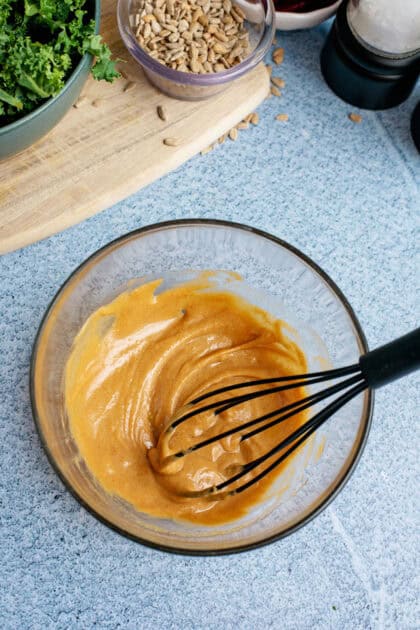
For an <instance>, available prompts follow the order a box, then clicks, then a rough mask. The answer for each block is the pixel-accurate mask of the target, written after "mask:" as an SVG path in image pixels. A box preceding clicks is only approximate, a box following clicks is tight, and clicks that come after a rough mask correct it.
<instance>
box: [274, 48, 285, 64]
mask: <svg viewBox="0 0 420 630" xmlns="http://www.w3.org/2000/svg"><path fill="white" fill-rule="evenodd" d="M283 59H284V48H276V49H275V51H274V52H273V61H274V63H275V64H276V66H278V65H280V64H281V63H283Z"/></svg>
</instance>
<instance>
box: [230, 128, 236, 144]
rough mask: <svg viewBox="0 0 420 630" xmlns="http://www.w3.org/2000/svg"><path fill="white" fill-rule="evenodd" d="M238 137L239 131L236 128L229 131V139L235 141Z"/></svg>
mask: <svg viewBox="0 0 420 630" xmlns="http://www.w3.org/2000/svg"><path fill="white" fill-rule="evenodd" d="M237 137H238V130H237V129H236V127H234V128H233V129H231V130H230V131H229V138H230V139H231V140H233V141H235V140H236V139H237Z"/></svg>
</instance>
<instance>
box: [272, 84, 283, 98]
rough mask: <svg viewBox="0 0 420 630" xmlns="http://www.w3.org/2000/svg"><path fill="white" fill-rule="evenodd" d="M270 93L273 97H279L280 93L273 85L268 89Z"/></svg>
mask: <svg viewBox="0 0 420 630" xmlns="http://www.w3.org/2000/svg"><path fill="white" fill-rule="evenodd" d="M270 92H271V94H272V95H273V96H281V92H280V90H279V88H278V87H276V86H275V85H273V86H272V87H271V89H270Z"/></svg>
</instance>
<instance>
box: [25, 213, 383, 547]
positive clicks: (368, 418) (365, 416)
mask: <svg viewBox="0 0 420 630" xmlns="http://www.w3.org/2000/svg"><path fill="white" fill-rule="evenodd" d="M200 225H204V226H206V225H207V226H215V227H218V226H219V227H227V228H231V229H234V230H239V231H241V230H242V231H244V232H250V233H251V234H255V235H256V236H259V237H262V238H265V239H267V240H269V241H271V242H272V243H275V244H276V245H278V246H280V247H281V248H283V249H286V250H287V251H289V252H291V253H292V254H294V255H295V256H297V257H298V258H300V259H301V260H302V261H303V262H304V263H306V264H307V265H308V266H309V267H310V268H311V269H312V270H313V271H315V272H316V273H317V274H318V275H319V276H321V279H322V280H324V281H325V282H326V283H327V285H328V287H329V289H330V290H332V292H333V293H334V294H335V295H336V297H337V298H338V299H339V301H340V302H341V304H342V306H343V307H344V309H345V310H346V312H347V315H348V316H349V317H350V321H351V323H352V324H353V326H354V329H355V332H356V337H357V341H358V342H359V343H360V344H361V346H362V348H363V352H364V353H366V352H368V349H369V348H368V344H367V340H366V337H365V334H364V332H363V329H362V327H361V325H360V322H359V320H358V318H357V316H356V314H355V312H354V310H353V308H352V306H351V305H350V303H349V301H348V300H347V298H346V297H345V295H344V293H343V292H342V291H341V289H340V288H339V287H338V286H337V285H336V283H335V282H334V280H332V278H330V276H329V275H328V274H327V273H326V272H325V271H324V270H323V269H322V268H321V267H319V266H318V265H317V263H315V262H314V261H313V260H312V259H311V258H309V256H307V255H306V254H304V253H303V252H302V251H300V250H299V249H298V248H297V247H295V246H294V245H291V244H289V243H287V242H286V241H284V240H283V239H281V238H278V237H277V236H274V235H272V234H270V233H269V232H265V231H264V230H260V229H258V228H255V227H252V226H249V225H246V224H244V223H237V222H234V221H226V220H221V219H198V218H196V219H194V218H193V219H175V220H171V221H162V222H157V223H152V224H150V225H146V226H143V227H141V228H137V229H135V230H132V231H130V232H127V233H125V234H123V235H121V236H119V237H118V238H116V239H114V240H112V241H110V242H109V243H106V244H105V245H103V246H102V247H100V248H99V249H98V250H96V251H95V252H94V253H93V254H91V255H90V256H88V257H87V258H86V259H85V260H84V261H83V262H82V263H81V264H80V265H78V266H77V267H76V268H75V269H74V270H73V271H72V272H71V273H70V275H69V276H68V277H67V278H66V280H65V281H64V282H63V283H62V285H61V286H60V288H59V289H58V291H57V292H56V294H55V295H54V297H53V298H52V300H51V302H50V303H49V305H48V306H47V308H46V310H45V313H44V315H43V317H42V320H41V323H40V325H39V328H38V331H37V334H36V336H35V340H34V342H33V346H32V355H31V362H30V373H29V381H30V382H29V390H30V399H31V409H32V416H33V419H34V423H35V427H36V430H37V433H38V436H39V439H40V442H41V444H42V447H43V449H44V451H45V453H46V455H47V459H48V461H49V462H50V465H51V466H52V468H53V470H54V471H55V472H56V474H57V475H58V477H59V478H60V479H61V481H62V482H63V484H64V486H65V488H66V489H67V490H68V491H69V492H70V493H71V494H72V495H73V497H74V498H75V499H76V500H77V501H78V502H79V503H80V505H82V506H83V507H84V508H85V509H86V510H87V511H88V512H89V513H90V514H92V515H93V516H94V517H95V518H96V519H97V520H99V521H100V522H101V523H103V524H104V525H106V526H107V527H109V528H110V529H112V530H114V531H115V532H117V533H118V534H121V535H123V536H125V537H126V538H129V539H130V540H133V541H135V542H137V543H141V544H143V545H145V546H147V547H151V548H153V549H158V550H159V551H166V552H170V553H174V554H180V555H188V556H221V555H229V554H233V553H239V552H243V551H250V550H251V549H258V548H259V547H263V546H265V545H268V544H271V543H273V542H276V541H277V540H281V539H283V538H285V537H286V536H289V535H290V534H292V533H294V532H296V531H298V530H299V529H300V528H301V527H303V526H304V525H307V524H308V523H310V522H311V521H312V520H313V519H314V518H315V517H316V516H318V514H320V513H321V512H322V511H323V510H325V508H327V507H328V506H329V505H330V503H331V502H332V501H333V500H334V499H335V498H336V496H337V495H338V494H339V493H340V492H341V490H342V489H343V488H344V486H345V485H346V484H347V482H348V480H349V479H350V477H351V476H352V474H353V472H354V471H355V469H356V467H357V465H358V463H359V460H360V458H361V456H362V453H363V451H364V448H365V446H366V442H367V439H368V435H369V431H370V427H371V424H372V416H373V406H374V392H373V390H371V389H367V390H366V392H365V393H366V396H367V404H365V405H364V409H363V412H362V417H361V422H362V426H363V429H362V433H361V437H360V442H359V445H358V447H357V449H356V450H355V452H354V454H353V457H352V459H351V460H350V462H349V464H348V466H347V469H346V470H345V472H344V473H343V475H342V477H341V479H339V481H338V483H336V485H335V486H334V487H333V488H332V490H331V492H330V493H329V494H328V495H326V496H325V497H324V498H323V500H322V501H321V502H320V503H318V504H317V505H316V506H315V507H314V509H313V510H311V511H310V512H309V514H307V515H306V516H305V517H303V518H301V519H300V520H298V521H297V522H296V523H294V524H293V525H292V526H290V527H288V528H286V529H285V530H284V531H282V532H278V533H276V534H273V535H272V536H267V537H265V538H262V539H261V540H258V541H256V542H252V543H247V544H243V545H234V546H232V547H227V548H226V549H217V548H214V549H186V548H182V547H178V546H170V545H164V544H160V543H156V542H153V541H150V540H148V539H147V538H142V537H140V536H135V535H133V534H130V533H129V532H127V531H125V530H124V529H122V528H121V527H119V526H118V525H115V524H114V523H112V522H111V521H109V520H108V519H107V518H105V517H104V516H102V515H101V514H99V513H98V512H97V511H96V510H95V509H94V508H93V507H92V506H90V505H89V504H88V503H86V501H85V500H84V499H83V498H82V497H81V496H80V495H79V494H78V493H77V492H76V490H75V489H74V488H73V486H72V485H71V484H70V482H69V481H68V480H67V479H66V477H65V475H64V474H63V473H62V472H61V470H60V468H59V466H58V464H57V463H56V461H55V459H54V457H53V456H52V453H51V452H50V449H49V447H48V444H47V441H46V440H45V439H44V435H43V433H42V429H41V424H40V420H39V416H38V412H37V406H36V397H35V366H36V359H37V354H38V347H39V343H40V340H41V338H42V333H43V330H44V328H45V326H46V324H47V322H48V319H49V316H50V314H51V312H52V310H53V308H54V306H55V304H56V302H57V301H58V299H59V297H60V296H61V294H62V293H63V291H64V290H65V288H66V287H67V285H68V284H69V283H70V282H71V281H72V279H73V278H74V277H75V276H76V275H77V274H78V273H79V271H81V270H82V269H83V268H84V267H85V266H87V265H88V264H89V263H91V262H93V261H94V259H95V258H99V257H100V256H101V255H102V254H104V253H105V252H106V251H107V250H108V249H111V248H113V247H114V246H115V245H117V244H122V243H123V242H124V241H129V240H131V239H132V238H133V237H136V236H139V235H142V234H147V233H148V232H153V231H156V230H161V229H166V228H176V227H179V226H182V227H186V226H200Z"/></svg>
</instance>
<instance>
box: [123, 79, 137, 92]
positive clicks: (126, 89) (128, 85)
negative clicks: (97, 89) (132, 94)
mask: <svg viewBox="0 0 420 630" xmlns="http://www.w3.org/2000/svg"><path fill="white" fill-rule="evenodd" d="M135 85H136V84H135V83H134V81H128V82H127V83H126V84H125V85H124V88H123V92H129V91H130V90H132V89H133V88H134V87H135Z"/></svg>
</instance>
